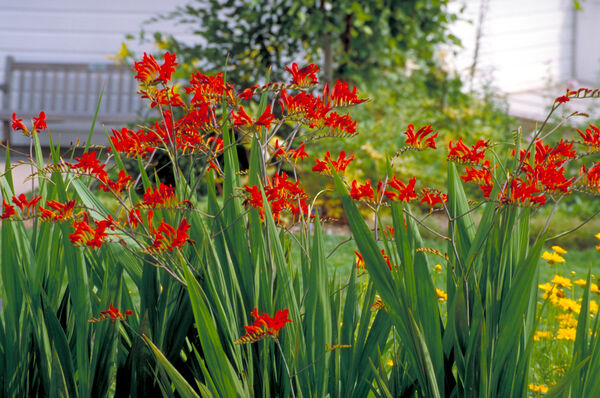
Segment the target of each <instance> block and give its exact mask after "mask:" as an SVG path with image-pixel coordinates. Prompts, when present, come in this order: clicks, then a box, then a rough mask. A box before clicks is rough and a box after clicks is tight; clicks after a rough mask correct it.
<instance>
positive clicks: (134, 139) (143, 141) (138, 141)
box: [109, 127, 156, 157]
mask: <svg viewBox="0 0 600 398" xmlns="http://www.w3.org/2000/svg"><path fill="white" fill-rule="evenodd" d="M112 132H113V135H112V137H110V141H111V142H112V144H113V146H114V147H115V149H116V150H117V151H118V152H122V153H125V154H127V155H129V156H131V157H135V156H137V155H140V156H146V155H148V154H149V153H151V152H152V151H154V149H155V147H156V144H155V143H154V142H153V140H151V139H150V137H149V134H148V133H146V132H145V131H144V130H143V129H139V130H138V131H133V130H131V129H128V128H127V127H123V128H122V129H121V131H119V130H116V129H113V130H112ZM109 150H112V148H109Z"/></svg>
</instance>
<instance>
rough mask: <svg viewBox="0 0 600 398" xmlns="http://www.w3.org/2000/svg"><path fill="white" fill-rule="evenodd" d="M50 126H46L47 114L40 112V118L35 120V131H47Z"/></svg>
mask: <svg viewBox="0 0 600 398" xmlns="http://www.w3.org/2000/svg"><path fill="white" fill-rule="evenodd" d="M47 128H48V126H47V125H46V114H45V113H44V111H42V112H40V115H39V116H38V117H34V118H33V129H34V130H37V131H39V130H46V129H47Z"/></svg>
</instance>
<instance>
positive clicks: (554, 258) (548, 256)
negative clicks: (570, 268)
mask: <svg viewBox="0 0 600 398" xmlns="http://www.w3.org/2000/svg"><path fill="white" fill-rule="evenodd" d="M542 258H543V259H544V260H546V261H548V265H552V264H554V263H564V262H565V259H564V258H562V257H561V256H560V255H559V254H558V253H556V252H552V253H550V252H547V251H545V252H544V253H542Z"/></svg>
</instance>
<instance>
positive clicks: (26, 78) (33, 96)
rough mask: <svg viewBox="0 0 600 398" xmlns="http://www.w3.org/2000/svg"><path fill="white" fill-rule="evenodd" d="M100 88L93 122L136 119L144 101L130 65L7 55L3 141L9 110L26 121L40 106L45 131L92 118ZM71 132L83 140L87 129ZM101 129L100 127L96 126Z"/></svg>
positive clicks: (0, 87)
mask: <svg viewBox="0 0 600 398" xmlns="http://www.w3.org/2000/svg"><path fill="white" fill-rule="evenodd" d="M103 87H104V93H103V96H102V101H101V104H100V109H99V111H98V118H97V120H96V125H97V126H102V125H103V124H104V125H111V124H113V125H123V124H125V123H128V122H134V121H135V120H139V119H140V112H141V110H142V109H143V107H144V105H143V103H142V101H141V100H140V98H139V95H137V94H136V91H137V83H136V81H135V80H134V79H133V72H132V71H131V69H130V67H128V66H119V65H115V64H93V63H90V64H86V63H46V62H44V63H41V62H20V61H15V60H14V58H12V57H8V58H7V60H6V74H5V80H4V82H3V84H2V85H0V90H2V91H3V98H2V108H1V109H0V122H2V124H3V127H4V128H3V130H4V141H5V142H6V141H10V140H11V138H10V136H11V134H12V129H11V126H10V124H11V120H12V114H13V112H16V114H17V116H18V117H19V118H21V119H23V120H24V121H25V123H29V121H30V120H31V119H32V118H33V117H37V116H38V115H39V113H40V111H45V112H46V118H47V121H48V127H49V130H50V131H51V132H52V133H53V137H54V134H58V133H61V131H56V129H54V128H53V126H62V127H60V129H61V130H62V129H64V128H65V126H67V128H68V126H69V125H71V124H74V123H77V122H78V123H79V126H83V125H85V123H87V131H88V132H89V128H90V126H91V123H92V119H93V117H94V114H95V113H96V106H97V104H98V99H99V98H100V92H101V91H102V88H103ZM76 130H78V131H79V132H76V133H74V134H75V136H76V138H79V139H82V140H85V139H87V136H88V133H86V132H85V131H86V130H85V129H84V128H83V127H78V128H77V129H76ZM100 131H103V130H100Z"/></svg>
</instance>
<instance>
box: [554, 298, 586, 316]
mask: <svg viewBox="0 0 600 398" xmlns="http://www.w3.org/2000/svg"><path fill="white" fill-rule="evenodd" d="M553 303H554V302H553ZM556 304H557V305H558V306H559V307H560V308H562V309H563V310H565V311H573V312H574V313H576V314H579V311H581V304H579V303H578V302H577V301H575V300H571V299H569V298H564V297H562V298H559V299H558V300H557V302H556Z"/></svg>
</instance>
